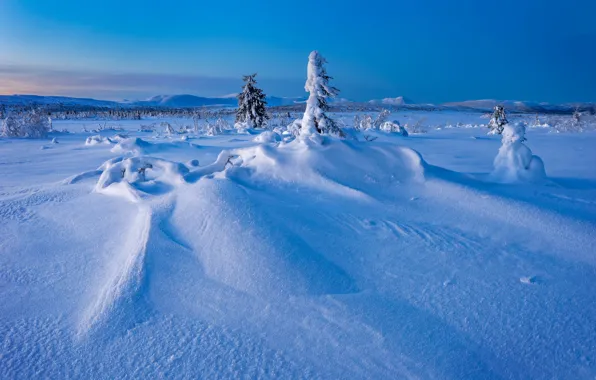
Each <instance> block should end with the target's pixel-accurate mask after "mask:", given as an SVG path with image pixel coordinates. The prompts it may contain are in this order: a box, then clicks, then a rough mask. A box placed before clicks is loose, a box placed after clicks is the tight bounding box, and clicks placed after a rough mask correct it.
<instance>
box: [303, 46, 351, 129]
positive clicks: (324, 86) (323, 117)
mask: <svg viewBox="0 0 596 380" xmlns="http://www.w3.org/2000/svg"><path fill="white" fill-rule="evenodd" d="M326 62H327V61H326V60H325V58H323V56H322V55H320V54H319V52H318V51H316V50H315V51H313V52H311V53H310V55H309V56H308V66H307V78H306V84H305V85H304V89H305V90H306V92H308V93H310V95H309V97H308V100H307V102H306V111H304V116H303V118H302V129H301V131H300V135H303V136H310V135H312V134H314V133H329V134H334V135H338V136H340V137H344V136H345V134H344V132H343V131H342V130H341V128H340V127H339V126H338V125H337V123H336V122H335V121H334V120H333V119H331V118H330V117H329V116H327V114H326V113H325V112H326V111H328V110H329V105H328V104H327V99H328V98H332V97H335V96H336V95H337V94H338V93H339V90H338V89H337V88H335V87H333V86H331V85H330V84H329V80H331V79H333V78H332V77H330V76H329V75H327V70H326V69H325V63H326Z"/></svg>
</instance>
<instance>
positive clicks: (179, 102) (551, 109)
mask: <svg viewBox="0 0 596 380" xmlns="http://www.w3.org/2000/svg"><path fill="white" fill-rule="evenodd" d="M306 99H307V97H306V96H303V97H296V98H284V97H277V96H270V97H268V98H267V104H268V105H269V106H270V107H279V106H292V105H300V104H304V103H305V102H306ZM330 103H331V104H333V105H336V106H341V105H343V104H345V105H349V104H368V105H372V106H375V107H384V106H386V107H403V108H407V109H410V110H454V111H476V112H489V111H491V110H492V109H493V108H494V106H496V105H499V104H500V105H503V106H505V109H506V110H507V111H509V112H523V113H571V112H573V111H574V110H575V109H576V108H577V107H579V109H580V110H581V111H586V110H594V109H595V107H596V103H566V104H550V103H539V102H528V101H517V100H495V99H482V100H466V101H462V102H449V103H443V104H440V105H433V104H417V103H415V102H413V101H412V100H411V99H409V98H406V97H404V96H398V97H396V98H384V99H373V100H370V101H368V102H365V103H358V102H353V101H351V100H348V99H344V98H336V99H331V100H330ZM0 104H3V105H7V106H11V105H12V106H15V105H26V106H30V105H58V104H61V105H64V106H87V107H107V108H116V107H164V108H194V107H236V105H237V99H236V94H229V95H225V96H221V97H202V96H195V95H188V94H182V95H157V96H154V97H152V98H149V99H145V100H124V101H121V102H117V101H110V100H97V99H89V98H72V97H65V96H40V95H0Z"/></svg>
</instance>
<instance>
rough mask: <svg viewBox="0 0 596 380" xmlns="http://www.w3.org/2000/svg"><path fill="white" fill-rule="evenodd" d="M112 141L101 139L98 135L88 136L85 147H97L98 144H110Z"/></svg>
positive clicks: (105, 138)
mask: <svg viewBox="0 0 596 380" xmlns="http://www.w3.org/2000/svg"><path fill="white" fill-rule="evenodd" d="M111 143H112V141H111V140H110V139H109V138H107V137H102V136H100V135H95V136H89V137H87V139H86V140H85V145H99V144H111Z"/></svg>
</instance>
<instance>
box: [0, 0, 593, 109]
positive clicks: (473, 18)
mask: <svg viewBox="0 0 596 380" xmlns="http://www.w3.org/2000/svg"><path fill="white" fill-rule="evenodd" d="M312 50H318V51H319V52H320V53H321V54H322V55H323V56H325V57H326V59H327V61H328V64H327V71H328V73H329V74H330V75H331V76H333V77H334V81H333V83H334V85H335V86H336V87H338V88H339V89H340V90H341V93H340V96H341V97H342V98H347V99H351V100H355V101H365V100H369V99H379V98H386V97H397V96H405V97H407V98H409V99H411V100H413V101H414V102H418V103H443V102H451V101H462V100H470V99H501V100H505V99H515V100H533V101H541V102H542V101H544V102H552V103H562V102H577V101H596V1H594V0H571V1H566V2H563V1H559V0H557V1H553V0H500V1H499V2H492V1H481V0H461V1H457V0H451V1H448V0H417V1H414V0H407V1H401V0H384V1H380V0H366V1H362V0H343V1H332V0H328V1H326V0H318V1H310V0H304V1H265V0H260V1H259V0H255V1H251V2H248V1H245V0H244V1H242V0H225V1H213V0H210V1H202V0H193V1H177V0H170V1H167V2H165V1H153V0H143V1H140V0H102V1H84V2H82V1H80V0H0V94H40V95H64V96H77V97H93V98H99V99H110V100H121V99H143V98H148V97H151V96H154V95H158V94H170V95H171V94H193V95H199V96H222V95H227V94H230V93H235V92H238V91H239V89H240V87H241V85H242V81H241V77H242V75H244V74H250V73H253V72H257V73H258V79H259V84H260V85H261V86H262V87H263V89H264V90H265V92H266V93H267V94H268V95H272V96H291V97H293V96H304V95H305V93H304V81H305V76H306V64H307V58H308V54H309V52H310V51H312Z"/></svg>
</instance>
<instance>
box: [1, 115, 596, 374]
mask: <svg viewBox="0 0 596 380" xmlns="http://www.w3.org/2000/svg"><path fill="white" fill-rule="evenodd" d="M406 116H408V117H410V118H417V117H421V118H422V116H419V115H416V114H413V115H402V116H400V117H403V118H404V119H407V117H406ZM424 117H425V118H427V120H432V122H429V124H431V125H432V124H434V123H435V121H434V120H435V119H437V120H436V124H440V123H442V124H445V123H450V121H449V120H447V118H451V117H453V118H454V122H453V124H456V123H457V122H460V121H461V122H462V123H486V120H481V119H479V118H478V115H477V114H476V115H465V117H464V119H465V118H468V119H469V120H456V118H457V117H458V116H457V115H452V114H436V113H435V114H429V115H424ZM441 118H443V119H442V120H439V119H441ZM404 119H399V120H400V122H402V124H404V123H405V122H407V120H404ZM349 122H350V120H349V118H348V119H346V123H349ZM140 123H143V124H147V122H146V121H142V122H140ZM83 124H87V128H93V127H94V125H93V124H94V122H90V121H76V122H74V121H61V122H55V123H54V127H55V128H56V129H61V128H67V129H69V130H71V131H75V132H76V133H71V134H60V135H56V136H57V139H58V143H57V144H52V143H50V141H49V140H47V141H40V140H17V139H0V236H1V239H0V377H1V378H11V379H12V378H23V379H28V378H72V377H75V378H122V377H125V376H128V377H136V378H156V377H168V378H176V377H180V378H197V377H200V378H210V379H211V378H349V379H357V378H377V379H388V378H448V379H464V378H473V379H479V378H516V379H517V378H519V379H522V378H523V379H528V378H534V379H552V378H573V379H580V378H582V379H593V378H594V377H595V376H596V330H595V326H596V293H595V292H594V287H595V285H596V270H595V267H596V166H595V165H594V164H595V163H596V149H594V147H595V146H596V133H594V132H586V133H580V134H555V133H549V132H548V130H546V129H530V130H529V132H528V134H527V138H528V141H527V142H526V144H527V145H528V146H529V147H530V148H531V149H532V151H533V153H534V154H535V155H538V156H540V157H541V158H542V160H543V161H544V164H545V167H546V174H547V176H548V179H547V180H546V181H542V182H539V183H517V184H499V183H494V182H492V181H491V177H490V175H489V173H490V172H491V170H492V163H493V159H494V157H495V156H496V154H497V152H498V150H499V147H500V141H499V138H497V137H494V136H491V137H489V136H487V135H486V130H485V129H479V128H449V129H442V130H436V129H432V130H431V131H430V132H429V133H427V134H420V135H411V136H410V137H407V138H405V137H401V136H395V135H388V134H382V133H379V134H376V136H378V139H377V140H375V141H373V142H355V141H347V142H339V141H334V142H331V143H330V144H327V145H323V146H316V145H305V144H302V143H299V142H293V143H290V144H282V145H280V146H277V145H276V144H258V143H256V142H254V141H253V138H255V136H254V135H249V134H236V133H233V134H225V135H220V136H216V137H207V136H203V137H197V138H189V139H188V140H186V141H182V140H180V139H179V138H175V139H168V138H160V139H154V138H152V137H151V134H150V133H142V132H135V131H136V130H137V129H138V127H139V122H138V121H137V122H133V121H123V122H114V123H113V124H121V125H122V126H123V127H124V128H125V129H127V130H128V133H129V135H130V136H132V137H141V138H142V139H143V140H141V141H135V140H125V141H124V142H122V143H121V144H120V145H118V146H117V147H116V144H115V141H114V143H109V142H108V143H99V144H96V145H85V140H86V139H87V138H88V137H90V136H92V135H94V134H92V133H81V132H80V130H81V128H82V125H83ZM114 134H115V132H104V133H102V135H103V136H104V137H113V136H114ZM114 140H116V139H114ZM407 147H409V148H412V149H413V150H411V149H408V148H407ZM222 150H225V151H226V152H227V153H226V152H224V153H221V152H222ZM415 151H416V152H419V154H420V155H418V154H416V152H415ZM220 153H221V154H220ZM131 156H135V157H137V158H135V159H129V160H127V158H128V157H131ZM229 156H232V158H230V163H227V160H228V157H229ZM121 157H123V159H122V160H121V159H120V158H121ZM139 157H140V158H139ZM148 157H149V158H148ZM218 157H219V158H218ZM420 157H422V158H420ZM194 159H196V160H198V161H199V164H198V166H196V162H195V163H191V160H194ZM108 160H111V161H108ZM106 161H108V162H107V163H106ZM148 164H151V166H152V167H151V168H148V169H146V174H145V175H146V181H140V180H139V176H141V175H142V174H140V173H139V172H138V170H139V168H143V167H148ZM98 168H99V169H98ZM123 169H124V171H122V170H123ZM123 177H124V178H123Z"/></svg>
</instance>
